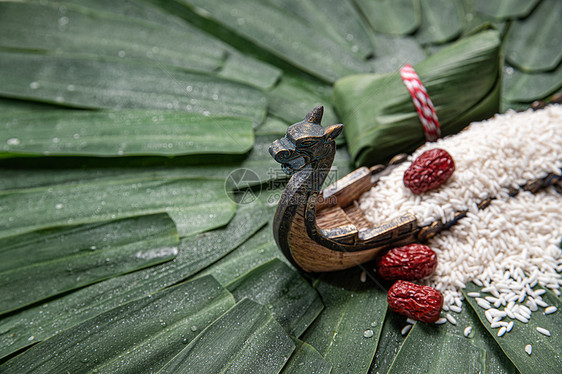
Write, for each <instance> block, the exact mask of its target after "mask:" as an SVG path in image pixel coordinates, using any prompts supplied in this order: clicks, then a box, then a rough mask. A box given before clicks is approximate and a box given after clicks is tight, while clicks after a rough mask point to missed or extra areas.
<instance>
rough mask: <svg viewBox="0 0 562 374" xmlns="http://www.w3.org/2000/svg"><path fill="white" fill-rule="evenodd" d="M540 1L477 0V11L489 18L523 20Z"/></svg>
mask: <svg viewBox="0 0 562 374" xmlns="http://www.w3.org/2000/svg"><path fill="white" fill-rule="evenodd" d="M540 1H542V0H493V1H492V0H477V4H478V7H477V9H478V11H479V12H481V13H483V14H486V15H488V16H490V17H494V18H499V19H504V18H525V17H527V16H528V15H529V13H531V11H532V10H533V9H534V8H535V7H536V6H537V4H538V3H539V2H540Z"/></svg>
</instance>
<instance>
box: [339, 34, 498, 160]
mask: <svg viewBox="0 0 562 374" xmlns="http://www.w3.org/2000/svg"><path fill="white" fill-rule="evenodd" d="M499 47H500V39H499V35H498V33H497V32H496V31H483V32H480V33H478V34H476V35H474V36H472V37H467V38H464V39H461V40H460V41H458V42H456V43H454V44H452V45H450V46H449V47H446V48H443V49H442V50H441V51H439V52H437V53H435V54H433V55H431V56H430V57H428V58H427V59H426V60H424V61H422V62H420V63H419V64H417V65H416V66H415V69H416V71H417V73H418V75H419V76H420V79H421V80H422V82H423V83H424V85H425V87H426V89H427V92H428V93H429V96H430V97H431V100H432V101H433V104H434V105H435V109H436V111H437V116H438V118H439V122H440V125H441V132H442V136H445V135H448V134H452V133H455V132H458V131H460V130H461V129H462V128H463V127H464V126H466V125H467V124H468V123H470V122H471V121H475V120H478V119H484V118H488V117H489V116H491V115H493V114H494V113H496V112H497V110H498V107H499V91H497V90H495V88H496V87H497V82H498V79H499V76H500V71H499V56H500V55H499ZM333 101H334V106H335V108H336V111H337V113H338V114H339V115H340V117H341V119H342V122H343V123H344V124H345V127H344V132H345V137H346V141H347V144H348V147H349V151H350V153H351V156H352V157H353V159H354V162H355V164H356V165H357V166H360V165H367V166H372V165H374V164H377V163H382V162H385V161H388V160H389V159H390V158H391V157H392V156H393V155H395V154H397V153H401V152H411V151H413V150H414V149H415V148H416V147H419V146H420V145H422V144H423V143H424V141H425V137H424V135H423V130H422V126H421V123H420V120H419V118H418V115H417V112H416V110H415V107H414V104H413V103H412V99H411V97H410V95H409V93H408V91H407V89H406V86H405V85H404V84H403V82H402V80H401V78H400V75H399V73H397V72H396V73H392V74H373V75H354V76H349V77H346V78H343V79H341V80H339V81H338V82H337V83H336V84H335V86H334V95H333ZM490 103H495V105H493V106H492V107H490ZM467 113H471V115H470V116H466V114H467ZM459 118H460V119H461V120H460V121H459Z"/></svg>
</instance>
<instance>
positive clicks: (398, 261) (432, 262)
mask: <svg viewBox="0 0 562 374" xmlns="http://www.w3.org/2000/svg"><path fill="white" fill-rule="evenodd" d="M436 267H437V255H436V254H435V252H434V251H433V250H432V249H431V248H429V247H428V246H427V245H423V244H409V245H406V246H404V247H397V248H393V249H391V250H390V251H388V252H387V253H385V254H384V255H383V256H382V257H381V258H379V260H378V261H377V273H378V274H379V275H380V276H381V278H383V279H386V280H398V279H402V280H415V279H421V278H423V277H427V276H428V275H430V274H431V273H433V272H434V271H435V268H436Z"/></svg>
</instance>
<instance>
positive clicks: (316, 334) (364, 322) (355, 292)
mask: <svg viewBox="0 0 562 374" xmlns="http://www.w3.org/2000/svg"><path fill="white" fill-rule="evenodd" d="M360 271H361V269H353V270H350V271H343V272H337V273H329V274H327V275H325V276H323V277H322V278H320V279H318V280H316V282H315V287H316V289H317V290H318V292H319V293H320V296H321V297H322V301H323V302H324V305H325V310H324V311H323V312H322V314H320V316H319V317H318V319H317V320H316V321H314V323H313V324H312V326H310V328H309V329H308V330H307V331H306V332H305V333H304V335H303V336H302V337H301V339H302V340H303V341H304V342H306V343H308V344H310V345H312V346H313V347H314V348H316V349H317V350H318V352H320V354H322V355H323V356H324V359H325V360H326V361H327V362H328V363H329V364H330V365H331V366H332V373H334V374H336V373H365V372H367V371H368V369H369V366H370V364H371V361H372V360H373V356H374V355H375V351H376V349H377V345H378V342H379V337H380V334H381V330H382V326H383V322H384V318H385V315H386V309H387V302H386V291H384V290H382V289H381V288H380V287H379V286H378V285H373V284H371V283H361V282H360Z"/></svg>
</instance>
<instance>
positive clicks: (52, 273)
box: [0, 214, 179, 314]
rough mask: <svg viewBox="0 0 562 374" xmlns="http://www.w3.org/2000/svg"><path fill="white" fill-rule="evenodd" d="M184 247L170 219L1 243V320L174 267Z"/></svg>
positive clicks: (35, 234) (109, 224) (88, 227)
mask: <svg viewBox="0 0 562 374" xmlns="http://www.w3.org/2000/svg"><path fill="white" fill-rule="evenodd" d="M178 242H179V237H178V233H177V231H176V226H175V225H174V222H173V221H172V220H171V219H170V217H169V216H168V215H167V214H158V215H152V216H142V217H136V218H129V219H125V220H121V221H114V222H107V223H106V222H103V223H100V224H97V223H96V224H89V225H84V226H72V227H69V228H63V229H51V230H45V231H42V232H33V233H30V234H23V235H19V236H13V237H9V238H6V239H0V263H2V265H1V267H0V279H2V283H0V291H1V292H2V295H4V297H2V299H1V301H0V314H4V313H6V312H9V311H12V310H15V309H18V308H21V307H23V306H25V305H30V304H33V303H35V302H38V301H41V300H44V299H47V298H49V297H52V296H54V295H58V294H61V293H64V292H68V291H70V290H74V289H77V288H79V287H82V286H85V285H88V284H91V283H96V282H99V281H101V280H104V279H107V278H111V277H113V276H116V275H120V274H124V273H128V272H131V271H134V270H138V269H141V268H144V267H148V266H151V265H156V264H159V263H162V262H165V261H169V260H171V259H173V258H174V257H175V256H176V255H177V253H178V247H177V245H178Z"/></svg>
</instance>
